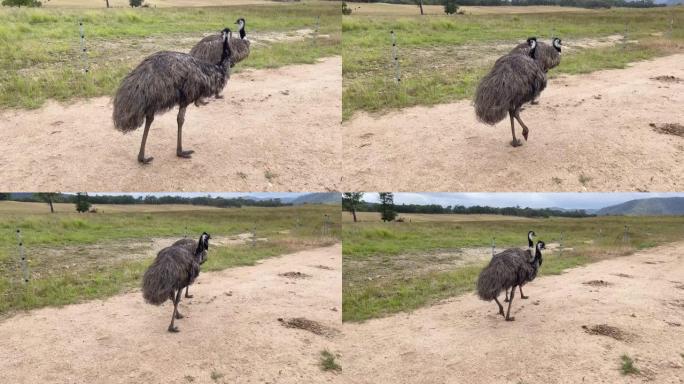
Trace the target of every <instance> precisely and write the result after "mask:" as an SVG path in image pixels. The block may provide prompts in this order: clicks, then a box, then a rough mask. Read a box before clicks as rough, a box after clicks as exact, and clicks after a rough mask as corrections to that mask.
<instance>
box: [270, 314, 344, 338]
mask: <svg viewBox="0 0 684 384" xmlns="http://www.w3.org/2000/svg"><path fill="white" fill-rule="evenodd" d="M278 321H280V323H281V324H282V325H283V326H284V327H286V328H296V329H303V330H305V331H309V332H311V333H313V334H315V335H319V336H325V337H333V336H335V335H336V334H337V333H339V331H338V330H336V329H334V328H330V327H326V326H325V325H323V324H321V323H319V322H317V321H313V320H309V319H307V318H304V317H294V318H291V319H287V320H286V319H283V318H279V319H278Z"/></svg>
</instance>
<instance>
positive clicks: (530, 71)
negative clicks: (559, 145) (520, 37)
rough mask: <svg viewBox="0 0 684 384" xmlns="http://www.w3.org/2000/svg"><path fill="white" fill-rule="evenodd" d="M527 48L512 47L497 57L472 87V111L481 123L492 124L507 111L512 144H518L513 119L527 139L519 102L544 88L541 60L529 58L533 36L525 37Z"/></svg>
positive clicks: (532, 49) (534, 50) (499, 119)
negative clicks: (478, 82)
mask: <svg viewBox="0 0 684 384" xmlns="http://www.w3.org/2000/svg"><path fill="white" fill-rule="evenodd" d="M527 46H528V49H527V50H525V49H518V48H516V49H514V50H513V51H512V52H511V53H509V54H507V55H504V56H502V57H500V58H499V59H498V60H497V61H496V63H494V67H493V68H492V70H491V71H490V72H489V73H488V74H487V75H485V76H484V77H483V78H482V80H481V81H480V84H479V85H478V87H477V90H476V91H475V114H476V115H477V118H478V120H480V121H481V122H483V123H486V124H490V125H494V124H496V123H498V122H499V121H501V120H503V119H504V118H505V117H506V114H508V115H509V117H510V120H511V135H512V136H513V140H512V141H511V145H512V146H514V147H517V146H520V145H522V142H521V141H520V140H518V139H517V138H516V137H515V123H514V119H515V120H517V121H518V123H519V124H520V125H521V126H522V128H523V132H522V134H523V137H524V138H525V140H527V136H528V134H529V128H527V126H526V125H525V123H523V121H522V119H521V118H520V108H521V107H522V105H523V104H525V103H529V102H532V101H533V100H535V99H536V98H537V97H538V96H539V94H540V93H541V92H542V91H543V90H544V88H546V72H545V71H544V68H545V64H541V60H539V61H538V60H535V59H533V56H534V55H536V48H537V40H536V39H535V38H529V39H528V40H527Z"/></svg>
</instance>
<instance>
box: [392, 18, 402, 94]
mask: <svg viewBox="0 0 684 384" xmlns="http://www.w3.org/2000/svg"><path fill="white" fill-rule="evenodd" d="M390 36H391V37H392V64H393V65H394V71H395V74H394V79H395V80H396V81H397V84H398V83H401V69H400V68H399V53H398V48H397V35H396V34H395V33H394V31H390Z"/></svg>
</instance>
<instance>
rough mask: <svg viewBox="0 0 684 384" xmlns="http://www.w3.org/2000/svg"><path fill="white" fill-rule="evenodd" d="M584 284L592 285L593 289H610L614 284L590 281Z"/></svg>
mask: <svg viewBox="0 0 684 384" xmlns="http://www.w3.org/2000/svg"><path fill="white" fill-rule="evenodd" d="M582 284H584V285H590V286H592V287H608V286H611V285H613V284H612V283H609V282H607V281H604V280H590V281H585V282H584V283H582Z"/></svg>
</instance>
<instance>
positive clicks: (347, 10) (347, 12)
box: [342, 1, 352, 15]
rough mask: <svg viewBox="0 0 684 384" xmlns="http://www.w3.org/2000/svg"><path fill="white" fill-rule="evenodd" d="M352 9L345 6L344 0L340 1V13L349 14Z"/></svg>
mask: <svg viewBox="0 0 684 384" xmlns="http://www.w3.org/2000/svg"><path fill="white" fill-rule="evenodd" d="M351 13H352V9H351V8H349V6H347V3H346V2H344V1H343V2H342V14H343V15H351Z"/></svg>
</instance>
